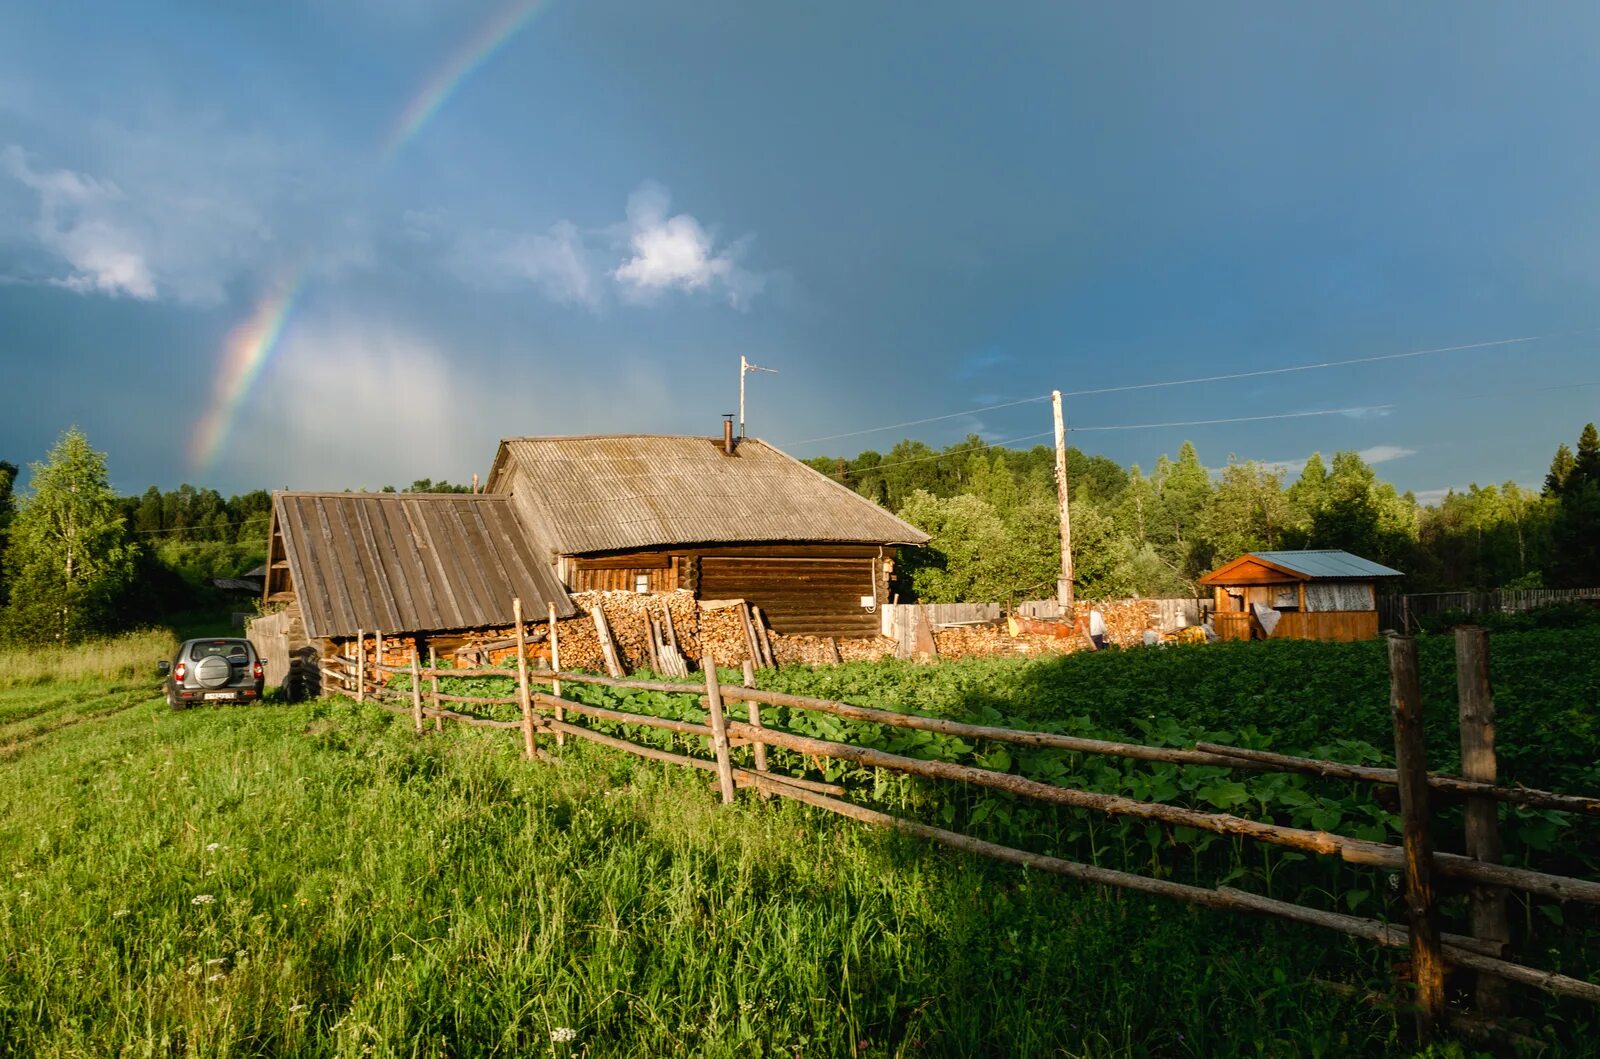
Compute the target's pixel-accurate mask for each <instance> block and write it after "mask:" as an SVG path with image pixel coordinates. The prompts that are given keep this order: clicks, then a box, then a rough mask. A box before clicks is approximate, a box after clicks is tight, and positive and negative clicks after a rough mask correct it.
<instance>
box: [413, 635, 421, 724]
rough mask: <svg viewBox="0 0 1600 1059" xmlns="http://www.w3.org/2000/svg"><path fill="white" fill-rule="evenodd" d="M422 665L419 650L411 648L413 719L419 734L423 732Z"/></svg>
mask: <svg viewBox="0 0 1600 1059" xmlns="http://www.w3.org/2000/svg"><path fill="white" fill-rule="evenodd" d="M421 669H422V664H421V662H420V661H419V660H418V659H417V649H416V648H415V647H412V648H411V717H412V720H413V721H414V722H415V724H416V727H417V732H418V733H419V734H420V733H421V732H422V676H421Z"/></svg>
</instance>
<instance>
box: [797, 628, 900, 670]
mask: <svg viewBox="0 0 1600 1059" xmlns="http://www.w3.org/2000/svg"><path fill="white" fill-rule="evenodd" d="M894 648H895V643H894V641H893V640H891V639H890V638H889V637H887V636H868V637H864V638H847V639H840V638H838V637H833V636H777V635H774V636H773V637H772V649H773V653H774V654H775V655H776V656H777V659H778V664H779V665H784V666H787V665H807V666H831V665H838V664H839V663H841V662H873V661H877V660H878V659H880V658H892V657H894Z"/></svg>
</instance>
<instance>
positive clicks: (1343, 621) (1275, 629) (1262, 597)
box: [1200, 549, 1405, 640]
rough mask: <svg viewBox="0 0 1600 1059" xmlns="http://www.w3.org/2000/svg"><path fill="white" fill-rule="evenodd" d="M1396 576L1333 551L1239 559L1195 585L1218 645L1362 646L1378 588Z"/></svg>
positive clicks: (1374, 621)
mask: <svg viewBox="0 0 1600 1059" xmlns="http://www.w3.org/2000/svg"><path fill="white" fill-rule="evenodd" d="M1403 576H1405V575H1403V574H1402V573H1401V572H1400V571H1399V570H1395V569H1392V568H1390V567H1387V566H1384V565H1383V564H1382V563H1375V562H1373V561H1372V560H1371V559H1363V558H1362V557H1361V556H1359V555H1352V554H1351V553H1349V552H1346V551H1340V550H1337V549H1306V550H1300V551H1266V552H1247V553H1245V554H1244V555H1241V556H1239V557H1238V558H1237V559H1234V560H1233V561H1232V562H1229V563H1225V564H1223V565H1222V566H1219V567H1218V568H1217V569H1215V570H1213V571H1211V572H1210V573H1209V574H1206V575H1205V576H1204V577H1202V578H1201V579H1200V583H1201V584H1202V585H1206V586H1207V587H1209V588H1210V589H1211V591H1212V595H1213V597H1214V599H1215V602H1216V611H1215V615H1214V617H1213V620H1214V622H1215V623H1216V630H1217V634H1218V636H1220V637H1221V638H1222V639H1224V640H1250V639H1266V638H1269V637H1270V638H1274V639H1294V640H1370V639H1372V638H1373V637H1375V636H1377V635H1378V595H1377V586H1378V584H1379V582H1382V581H1387V580H1389V579H1392V578H1398V577H1403Z"/></svg>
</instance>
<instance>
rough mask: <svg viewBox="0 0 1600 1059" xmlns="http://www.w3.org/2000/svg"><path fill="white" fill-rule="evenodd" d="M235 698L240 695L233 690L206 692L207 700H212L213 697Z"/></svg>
mask: <svg viewBox="0 0 1600 1059" xmlns="http://www.w3.org/2000/svg"><path fill="white" fill-rule="evenodd" d="M235 698H238V696H237V695H236V694H234V693H233V692H231V691H208V692H206V701H207V702H210V701H212V700H213V699H235Z"/></svg>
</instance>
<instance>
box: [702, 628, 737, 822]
mask: <svg viewBox="0 0 1600 1059" xmlns="http://www.w3.org/2000/svg"><path fill="white" fill-rule="evenodd" d="M700 665H701V666H702V667H703V668H704V669H705V671H706V706H707V707H708V708H709V709H710V711H711V749H712V750H713V751H715V752H716V755H717V785H718V786H720V787H721V788H722V802H723V804H724V805H731V804H732V803H733V762H732V761H730V760H729V759H728V722H727V721H726V720H725V719H724V718H723V716H722V685H721V684H720V683H718V682H717V660H716V659H715V658H712V657H711V655H709V654H707V655H706V656H705V657H704V658H703V659H701V660H700Z"/></svg>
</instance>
